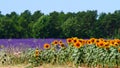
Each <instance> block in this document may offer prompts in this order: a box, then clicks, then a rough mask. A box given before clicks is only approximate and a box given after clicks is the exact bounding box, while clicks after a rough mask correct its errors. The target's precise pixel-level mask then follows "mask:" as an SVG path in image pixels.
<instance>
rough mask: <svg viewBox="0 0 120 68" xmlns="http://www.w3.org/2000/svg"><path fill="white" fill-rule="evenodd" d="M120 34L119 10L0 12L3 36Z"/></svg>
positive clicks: (85, 36) (41, 36)
mask: <svg viewBox="0 0 120 68" xmlns="http://www.w3.org/2000/svg"><path fill="white" fill-rule="evenodd" d="M68 37H79V38H91V37H95V38H101V37H102V38H120V10H116V11H114V12H113V13H104V12H102V13H100V14H99V15H98V13H97V10H87V11H79V12H76V13H75V12H68V13H64V12H62V11H61V12H57V11H53V12H51V13H49V14H44V13H42V12H41V11H39V10H38V11H35V12H34V13H31V12H30V11H29V10H25V11H24V12H22V13H21V14H17V13H16V12H11V13H10V14H6V15H4V14H2V13H1V12H0V38H68Z"/></svg>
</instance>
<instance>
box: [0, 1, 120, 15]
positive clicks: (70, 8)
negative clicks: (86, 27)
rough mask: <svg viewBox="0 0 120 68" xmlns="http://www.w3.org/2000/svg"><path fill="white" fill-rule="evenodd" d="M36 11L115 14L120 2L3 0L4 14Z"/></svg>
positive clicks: (0, 3)
mask: <svg viewBox="0 0 120 68" xmlns="http://www.w3.org/2000/svg"><path fill="white" fill-rule="evenodd" d="M24 10H30V11H31V12H32V13H33V12H34V11H36V10H41V12H43V13H45V14H48V13H50V12H52V11H58V12H60V11H64V12H65V13H66V12H78V11H86V10H97V11H98V13H101V12H106V13H108V12H114V11H115V10H120V0H1V1H0V11H1V12H2V14H6V13H10V12H12V11H15V12H17V13H21V12H23V11H24Z"/></svg>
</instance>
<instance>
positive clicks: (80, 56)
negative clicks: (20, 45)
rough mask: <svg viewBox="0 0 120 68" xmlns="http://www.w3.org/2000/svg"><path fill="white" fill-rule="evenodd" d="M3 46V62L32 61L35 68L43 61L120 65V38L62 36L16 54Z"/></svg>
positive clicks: (105, 67) (101, 66) (0, 58)
mask: <svg viewBox="0 0 120 68" xmlns="http://www.w3.org/2000/svg"><path fill="white" fill-rule="evenodd" d="M0 49H1V51H0V52H1V54H0V55H1V56H0V61H1V64H3V65H10V64H21V63H26V64H29V63H30V64H31V65H32V66H33V67H34V66H41V65H43V64H52V65H56V64H58V65H68V66H72V67H93V68H95V67H98V68H108V67H109V68H119V66H120V59H119V58H120V39H103V38H99V39H97V38H90V39H81V38H77V37H72V38H67V39H66V41H63V40H60V39H59V40H53V41H52V42H51V43H47V42H46V43H44V44H43V47H42V48H40V47H35V48H28V49H27V48H26V49H24V50H22V51H18V52H17V53H16V54H14V53H13V52H11V53H10V52H7V50H6V49H5V47H4V46H2V45H1V46H0ZM9 49H10V48H9Z"/></svg>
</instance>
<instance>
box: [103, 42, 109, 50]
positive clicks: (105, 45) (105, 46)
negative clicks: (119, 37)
mask: <svg viewBox="0 0 120 68" xmlns="http://www.w3.org/2000/svg"><path fill="white" fill-rule="evenodd" d="M104 48H105V49H106V50H109V48H110V45H109V43H108V42H105V44H104Z"/></svg>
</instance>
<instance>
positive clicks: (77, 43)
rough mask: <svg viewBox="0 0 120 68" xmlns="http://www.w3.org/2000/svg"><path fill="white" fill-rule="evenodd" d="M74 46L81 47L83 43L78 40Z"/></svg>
mask: <svg viewBox="0 0 120 68" xmlns="http://www.w3.org/2000/svg"><path fill="white" fill-rule="evenodd" d="M74 46H75V47H76V48H80V47H81V46H82V43H80V42H76V43H74Z"/></svg>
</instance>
